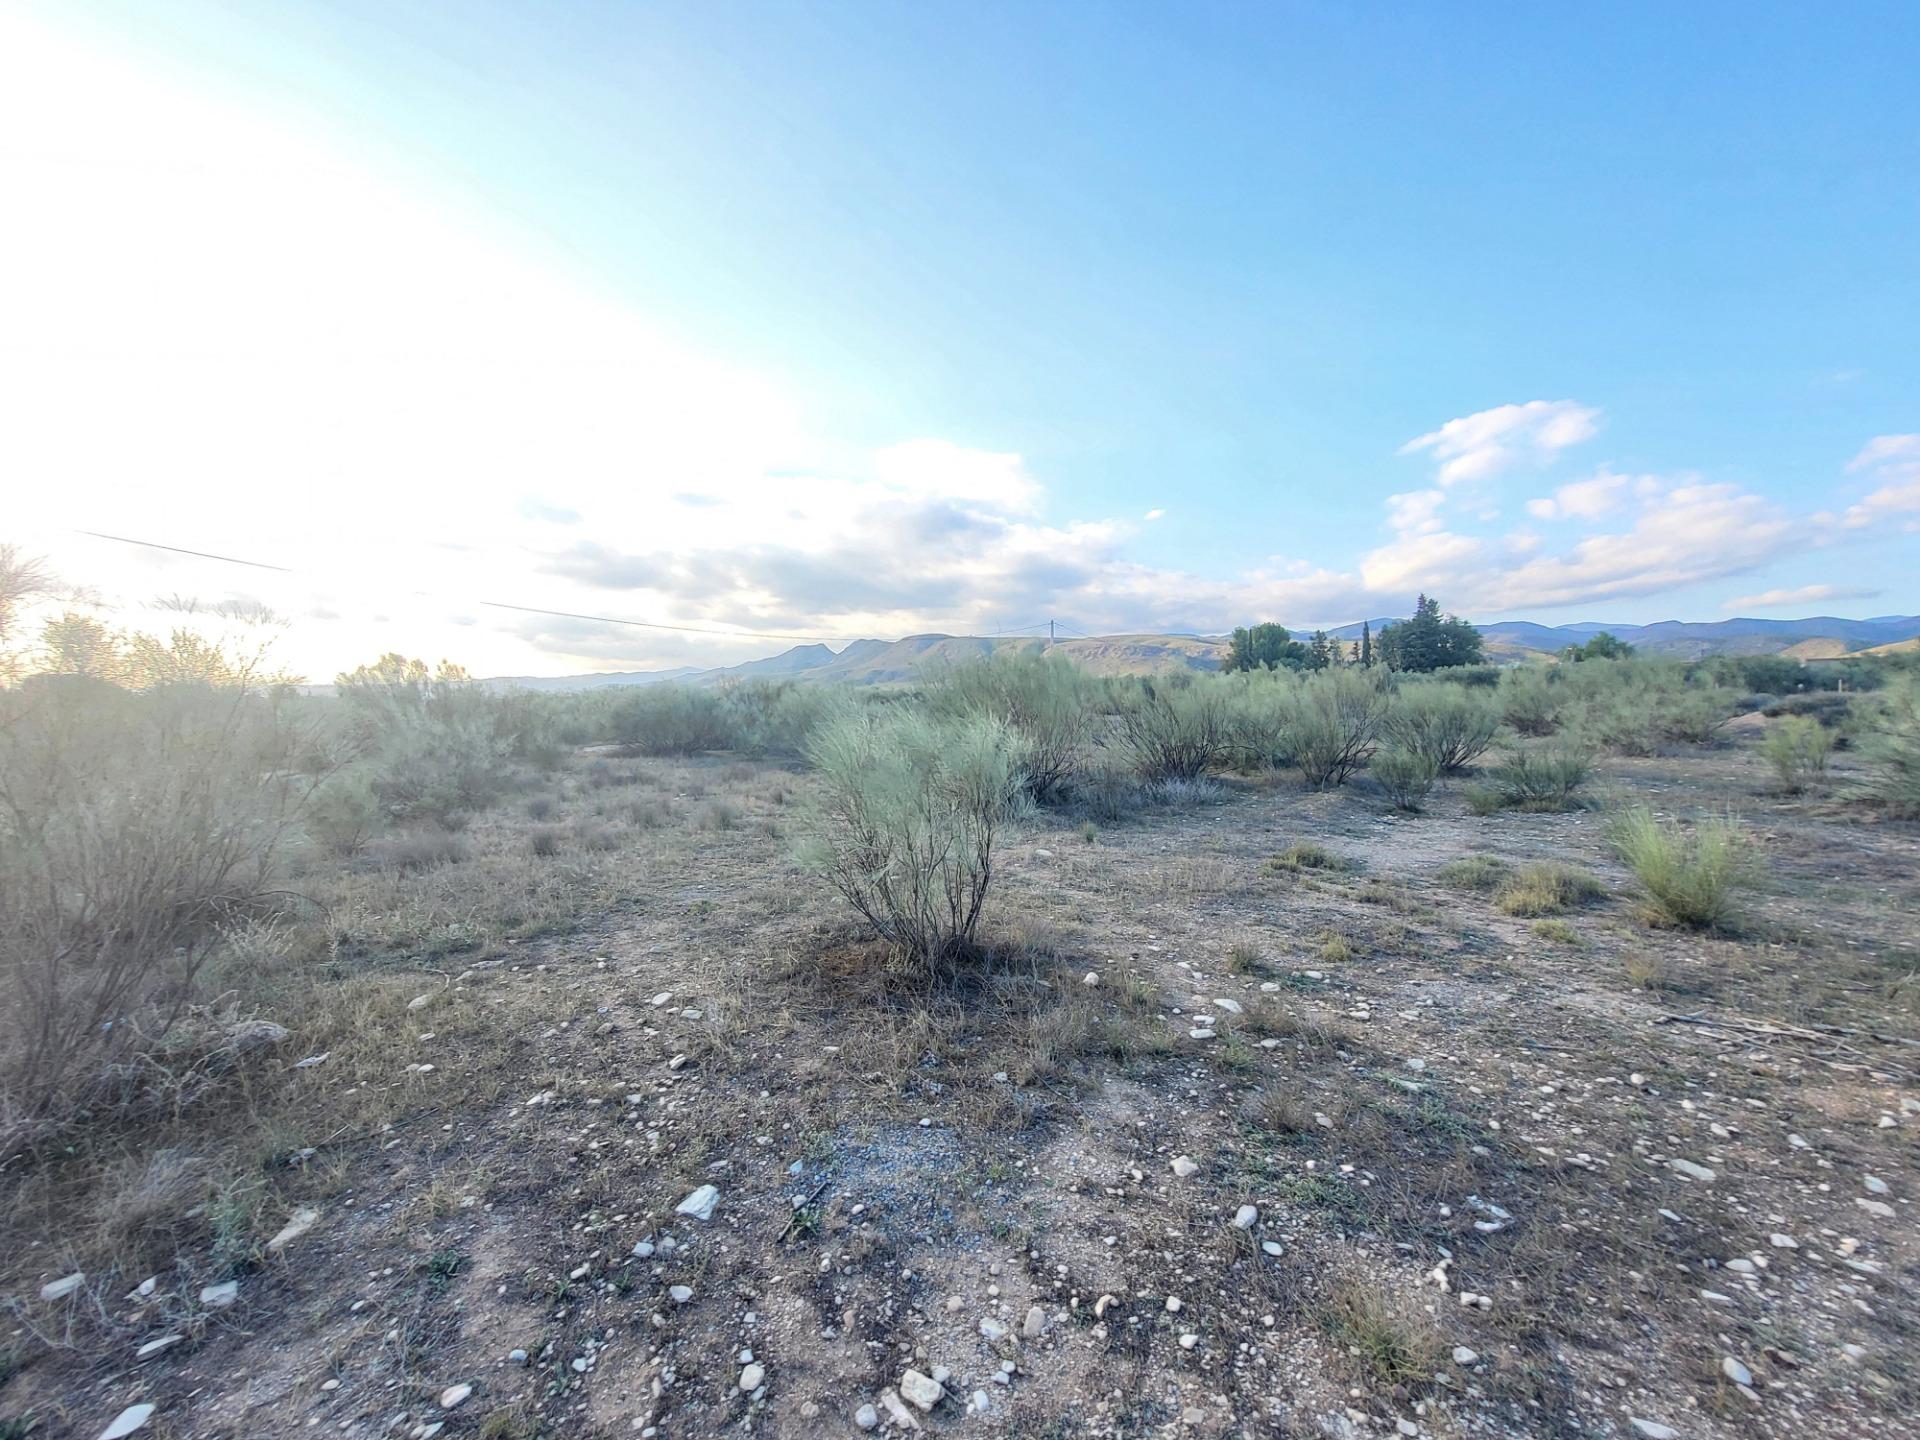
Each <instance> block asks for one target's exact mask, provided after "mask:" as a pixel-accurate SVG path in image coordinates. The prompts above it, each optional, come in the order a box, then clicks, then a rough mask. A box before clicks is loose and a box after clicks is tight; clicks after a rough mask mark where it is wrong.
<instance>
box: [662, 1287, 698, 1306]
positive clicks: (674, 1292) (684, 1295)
mask: <svg viewBox="0 0 1920 1440" xmlns="http://www.w3.org/2000/svg"><path fill="white" fill-rule="evenodd" d="M667 1295H668V1297H669V1298H670V1299H671V1300H672V1301H673V1303H674V1304H676V1305H684V1304H686V1303H687V1302H688V1301H689V1300H691V1299H693V1287H692V1286H691V1285H672V1286H669V1287H668V1289H667Z"/></svg>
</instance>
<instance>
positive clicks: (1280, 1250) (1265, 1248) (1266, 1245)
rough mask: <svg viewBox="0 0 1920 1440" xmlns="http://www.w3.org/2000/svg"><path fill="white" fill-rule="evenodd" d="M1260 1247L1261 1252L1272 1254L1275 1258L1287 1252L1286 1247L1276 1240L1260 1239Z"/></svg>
mask: <svg viewBox="0 0 1920 1440" xmlns="http://www.w3.org/2000/svg"><path fill="white" fill-rule="evenodd" d="M1260 1249H1261V1251H1262V1253H1264V1254H1267V1255H1272V1256H1274V1257H1276V1258H1278V1257H1279V1256H1281V1255H1284V1254H1286V1253H1287V1247H1286V1246H1284V1245H1282V1244H1281V1243H1280V1242H1279V1241H1278V1240H1262V1241H1261V1242H1260Z"/></svg>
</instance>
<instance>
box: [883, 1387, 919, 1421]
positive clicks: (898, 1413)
mask: <svg viewBox="0 0 1920 1440" xmlns="http://www.w3.org/2000/svg"><path fill="white" fill-rule="evenodd" d="M880 1408H881V1409H883V1410H885V1411H886V1412H887V1418H888V1419H889V1420H891V1421H892V1422H893V1423H894V1424H895V1425H897V1426H899V1427H900V1428H901V1429H902V1430H918V1429H919V1428H920V1418H919V1417H918V1416H917V1415H915V1414H914V1413H913V1411H911V1410H909V1409H908V1408H907V1404H906V1402H905V1401H904V1400H902V1399H901V1398H900V1394H899V1392H898V1391H895V1390H882V1391H881V1392H880Z"/></svg>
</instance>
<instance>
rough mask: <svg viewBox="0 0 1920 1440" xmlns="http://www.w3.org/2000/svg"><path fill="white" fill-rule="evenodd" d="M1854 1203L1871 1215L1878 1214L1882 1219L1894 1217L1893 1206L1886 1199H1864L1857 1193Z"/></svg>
mask: <svg viewBox="0 0 1920 1440" xmlns="http://www.w3.org/2000/svg"><path fill="white" fill-rule="evenodd" d="M1853 1203H1854V1204H1856V1205H1858V1206H1859V1207H1860V1208H1861V1209H1862V1210H1864V1211H1866V1212H1867V1213H1868V1214H1869V1215H1877V1216H1879V1217H1880V1218H1881V1219H1882V1220H1891V1219H1892V1218H1893V1207H1892V1206H1891V1205H1889V1204H1887V1202H1886V1201H1884V1200H1863V1199H1862V1198H1861V1197H1860V1196H1858V1195H1856V1196H1854V1197H1853Z"/></svg>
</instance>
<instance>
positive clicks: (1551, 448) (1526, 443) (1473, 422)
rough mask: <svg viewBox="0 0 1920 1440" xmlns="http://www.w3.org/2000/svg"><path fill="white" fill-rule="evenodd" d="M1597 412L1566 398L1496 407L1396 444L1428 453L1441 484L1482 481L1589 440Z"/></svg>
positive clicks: (1409, 450)
mask: <svg viewBox="0 0 1920 1440" xmlns="http://www.w3.org/2000/svg"><path fill="white" fill-rule="evenodd" d="M1599 429H1600V412H1599V411H1598V410H1596V409H1593V408H1591V407H1589V406H1586V405H1581V404H1578V403H1577V402H1575V401H1572V400H1529V401H1527V402H1526V403H1525V404H1522V405H1497V406H1495V407H1494V408H1493V409H1491V410H1480V411H1476V412H1475V413H1474V414H1472V415H1463V416H1461V417H1460V418H1459V419H1457V420H1449V421H1447V423H1446V424H1444V425H1442V426H1441V427H1440V428H1439V429H1438V430H1432V431H1429V432H1428V433H1427V434H1425V435H1421V436H1417V437H1416V438H1414V439H1412V440H1409V441H1408V442H1407V443H1406V444H1405V445H1402V446H1401V447H1400V453H1401V454H1402V455H1411V454H1415V453H1417V452H1419V451H1422V450H1426V451H1431V452H1432V454H1433V457H1434V459H1436V460H1437V461H1439V462H1440V463H1439V470H1438V471H1437V473H1436V477H1435V478H1436V479H1437V480H1438V481H1439V483H1440V484H1442V485H1457V484H1459V483H1461V482H1462V481H1467V480H1487V479H1491V478H1492V477H1493V476H1496V475H1499V474H1503V473H1504V472H1506V471H1508V470H1512V469H1514V468H1516V467H1519V466H1540V465H1545V464H1548V463H1550V462H1551V461H1552V460H1553V459H1554V458H1555V457H1557V456H1558V455H1559V453H1560V452H1561V451H1562V450H1565V449H1567V448H1569V447H1570V446H1574V445H1578V444H1580V443H1581V442H1582V441H1585V440H1591V439H1592V438H1593V437H1594V436H1595V435H1596V434H1598V433H1599Z"/></svg>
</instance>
